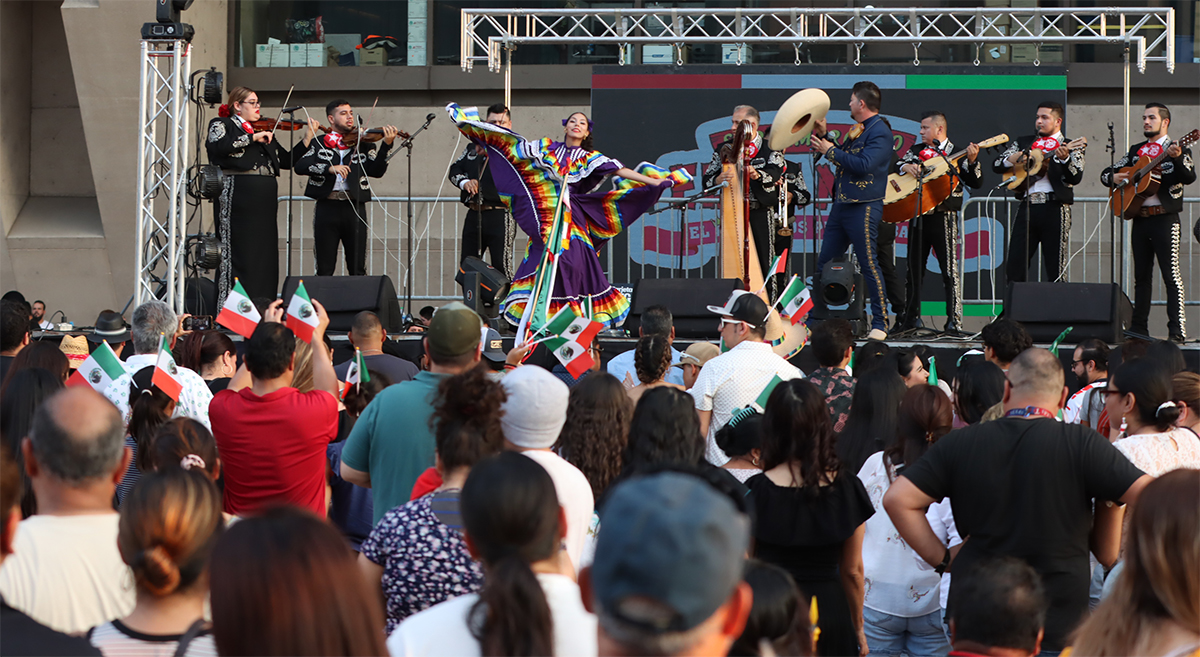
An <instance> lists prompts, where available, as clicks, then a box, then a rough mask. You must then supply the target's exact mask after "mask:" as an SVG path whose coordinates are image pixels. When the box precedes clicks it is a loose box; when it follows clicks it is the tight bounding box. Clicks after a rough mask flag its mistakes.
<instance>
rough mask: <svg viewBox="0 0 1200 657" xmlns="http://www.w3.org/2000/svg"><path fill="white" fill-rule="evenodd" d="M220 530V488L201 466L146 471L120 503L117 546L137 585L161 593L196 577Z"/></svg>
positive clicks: (179, 588)
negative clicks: (185, 468)
mask: <svg viewBox="0 0 1200 657" xmlns="http://www.w3.org/2000/svg"><path fill="white" fill-rule="evenodd" d="M224 529H225V517H224V516H223V515H222V514H221V493H220V492H219V491H218V490H217V487H216V485H215V484H213V482H212V480H210V479H209V478H208V476H207V475H206V474H205V473H203V472H202V471H196V470H184V469H182V468H167V469H164V470H161V471H159V472H153V473H149V474H147V475H145V476H143V477H142V478H141V479H140V480H138V483H137V485H135V486H134V487H133V490H132V491H130V493H129V494H128V495H127V496H126V497H125V501H124V502H123V503H122V504H121V519H120V524H119V530H118V534H117V547H118V549H119V550H120V552H121V559H122V560H123V561H124V562H125V563H126V564H127V565H128V566H129V568H130V570H132V571H133V576H134V580H135V581H136V582H137V586H138V588H140V589H142V590H145V591H146V592H148V593H150V594H151V595H155V596H160V597H161V596H166V595H170V594H172V593H175V592H177V591H182V590H186V589H188V588H189V587H191V586H192V585H193V584H195V583H196V582H198V581H199V580H200V579H201V577H202V576H203V575H204V572H205V570H206V568H207V566H208V559H209V556H210V555H211V554H212V550H213V546H214V545H215V544H216V541H217V537H218V536H220V534H221V532H222V531H223V530H224Z"/></svg>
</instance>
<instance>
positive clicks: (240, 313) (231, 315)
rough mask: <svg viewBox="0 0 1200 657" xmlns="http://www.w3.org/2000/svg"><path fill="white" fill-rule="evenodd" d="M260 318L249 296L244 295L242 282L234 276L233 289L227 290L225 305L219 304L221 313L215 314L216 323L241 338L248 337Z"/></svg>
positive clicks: (252, 332)
mask: <svg viewBox="0 0 1200 657" xmlns="http://www.w3.org/2000/svg"><path fill="white" fill-rule="evenodd" d="M261 320H262V316H261V315H259V314H258V309H257V308H255V307H254V304H253V303H251V302H250V297H248V296H247V295H246V290H245V289H244V288H243V287H242V284H241V283H239V282H238V280H237V279H236V278H235V279H233V289H232V290H230V291H229V296H227V297H225V305H224V306H221V313H220V314H219V315H217V323H218V324H220V325H221V326H224V327H225V328H227V329H229V330H230V331H233V332H234V333H237V334H238V335H240V336H242V337H243V338H246V339H249V338H250V336H251V335H253V334H254V329H255V327H257V326H258V323H259V321H261Z"/></svg>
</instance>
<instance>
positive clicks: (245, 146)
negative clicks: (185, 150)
mask: <svg viewBox="0 0 1200 657" xmlns="http://www.w3.org/2000/svg"><path fill="white" fill-rule="evenodd" d="M260 108H261V105H260V103H259V100H258V94H256V93H255V92H254V91H253V90H251V89H247V88H246V87H237V88H235V89H234V90H232V91H230V92H229V103H228V104H227V105H222V106H221V108H220V110H219V111H218V116H217V117H216V118H214V119H213V120H212V121H209V123H208V136H207V139H206V140H205V148H206V150H207V151H208V161H209V162H210V163H212V164H214V165H216V166H219V167H221V171H222V172H224V174H225V176H224V183H223V187H222V189H221V195H220V197H219V198H218V199H217V201H216V203H215V205H214V212H215V215H216V222H215V223H216V227H217V236H218V237H220V239H221V266H220V269H219V273H218V276H217V287H218V292H219V299H218V301H217V304H218V306H219V305H220V304H222V303H224V300H225V296H226V295H227V294H228V293H229V290H230V289H231V288H232V287H233V279H234V277H237V278H238V279H239V281H240V282H241V284H242V287H243V288H245V290H246V294H247V295H249V297H250V298H251V299H259V298H265V299H274V298H275V296H276V294H278V292H279V256H278V252H279V229H278V227H277V223H276V219H275V216H276V197H277V196H278V193H279V185H278V176H279V172H280V171H282V170H283V169H285V168H290V167H291V166H292V161H293V157H294V156H296V153H294V152H288V150H287V149H285V148H284V147H283V146H280V145H279V142H277V141H276V140H275V138H274V134H273V133H272V132H271V130H270V129H266V130H261V129H256V128H255V127H253V126H251V123H252V122H254V121H259V120H260V119H261V111H260ZM311 137H312V128H311V127H310V130H309V134H308V136H306V137H305V140H304V142H303V143H301V144H297V146H296V151H300V150H301V149H303V148H307V147H308V141H309V140H310V139H311Z"/></svg>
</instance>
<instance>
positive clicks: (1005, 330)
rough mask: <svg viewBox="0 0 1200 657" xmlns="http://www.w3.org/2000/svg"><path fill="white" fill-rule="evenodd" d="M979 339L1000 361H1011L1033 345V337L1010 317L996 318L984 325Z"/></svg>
mask: <svg viewBox="0 0 1200 657" xmlns="http://www.w3.org/2000/svg"><path fill="white" fill-rule="evenodd" d="M979 339H980V340H982V341H983V346H984V347H987V348H989V349H991V350H992V353H993V354H994V355H995V358H996V360H997V361H999V362H1001V363H1011V362H1013V360H1015V359H1016V357H1017V356H1018V355H1019V354H1020V353H1021V352H1023V351H1025V350H1026V349H1029V348H1030V347H1032V346H1033V338H1031V337H1030V336H1029V332H1028V331H1026V330H1025V327H1024V326H1021V324H1020V323H1019V322H1014V321H1013V320H1011V319H997V320H996V321H994V322H992V323H991V324H988V325H987V326H984V327H983V330H982V331H980V332H979Z"/></svg>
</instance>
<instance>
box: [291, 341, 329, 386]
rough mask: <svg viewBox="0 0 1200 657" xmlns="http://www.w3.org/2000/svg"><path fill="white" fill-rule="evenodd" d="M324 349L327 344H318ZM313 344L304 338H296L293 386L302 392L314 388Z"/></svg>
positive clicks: (319, 347)
mask: <svg viewBox="0 0 1200 657" xmlns="http://www.w3.org/2000/svg"><path fill="white" fill-rule="evenodd" d="M317 348H318V349H324V348H325V345H318V347H317ZM313 376H314V372H313V346H312V345H311V344H309V343H307V342H305V341H304V340H296V359H295V360H294V361H292V387H293V388H295V389H296V390H299V391H300V392H312V389H313V382H314V379H313Z"/></svg>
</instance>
